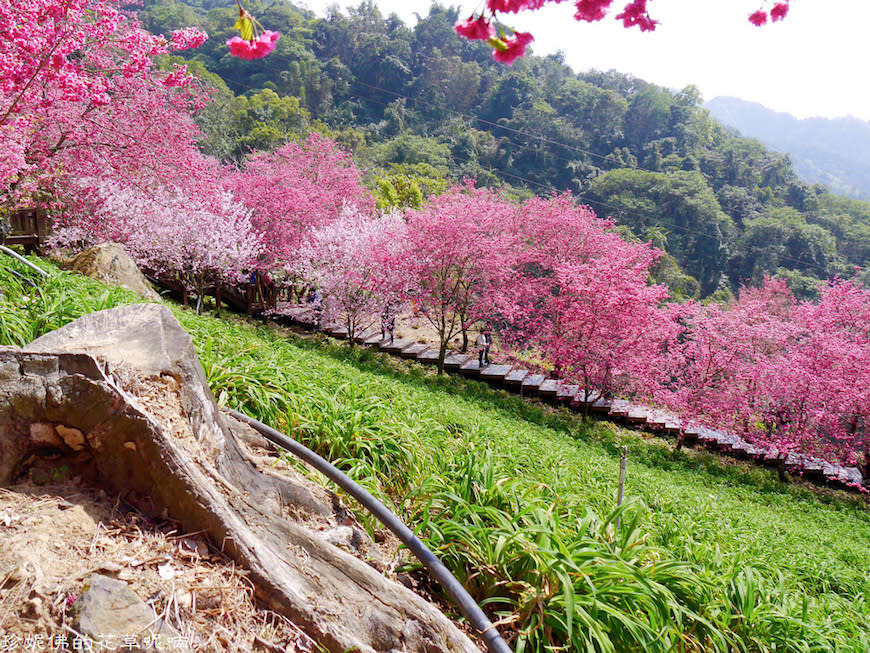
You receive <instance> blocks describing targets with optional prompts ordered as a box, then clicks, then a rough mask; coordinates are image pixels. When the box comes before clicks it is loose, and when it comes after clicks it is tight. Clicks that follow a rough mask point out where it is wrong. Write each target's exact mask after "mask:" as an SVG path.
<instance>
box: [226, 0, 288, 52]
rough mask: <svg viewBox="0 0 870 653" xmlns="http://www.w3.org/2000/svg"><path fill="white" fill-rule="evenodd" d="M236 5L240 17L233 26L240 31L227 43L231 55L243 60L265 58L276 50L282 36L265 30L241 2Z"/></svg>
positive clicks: (238, 1)
mask: <svg viewBox="0 0 870 653" xmlns="http://www.w3.org/2000/svg"><path fill="white" fill-rule="evenodd" d="M236 3H237V4H238V7H239V17H238V19H237V20H236V22H235V24H234V25H233V29H237V30H239V36H234V37H233V38H231V39H229V40H228V41H227V46H229V48H230V54H231V55H233V56H235V57H239V58H241V59H260V58H262V57H265V56H266V55H267V54H269V53H270V52H272V50H274V49H275V47H276V45H277V42H278V39H279V38H281V34H279V33H278V32H273V31H271V30H264V29H263V26H262V25H260V21H258V20H257V19H256V18H254V17H253V16H252V15H251V14H250V13H248V11H247V10H246V9H245V8H243V7H242V3H241V1H240V0H236Z"/></svg>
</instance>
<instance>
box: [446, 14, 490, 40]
mask: <svg viewBox="0 0 870 653" xmlns="http://www.w3.org/2000/svg"><path fill="white" fill-rule="evenodd" d="M453 29H455V30H456V33H457V34H459V35H460V36H464V37H465V38H467V39H469V40H471V41H475V40H478V41H486V40H487V39H489V38H492V37H493V36H495V28H494V27H493V26H492V25H491V24H490V22H489V21H488V20H486V19H485V18H484V17H483V14H481V15H480V16H479V17H478V18H476V19H475V18H474V16H473V15H472V16H469V17H468V18H466V19H465V20H460V21H459V22H458V23H456V25H454V26H453Z"/></svg>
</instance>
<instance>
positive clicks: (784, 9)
mask: <svg viewBox="0 0 870 653" xmlns="http://www.w3.org/2000/svg"><path fill="white" fill-rule="evenodd" d="M786 14H788V2H778V3H777V4H775V5H773V9H771V10H770V17H771V19H772V20H773V22H777V21H780V20H782V19H783V18H785V17H786Z"/></svg>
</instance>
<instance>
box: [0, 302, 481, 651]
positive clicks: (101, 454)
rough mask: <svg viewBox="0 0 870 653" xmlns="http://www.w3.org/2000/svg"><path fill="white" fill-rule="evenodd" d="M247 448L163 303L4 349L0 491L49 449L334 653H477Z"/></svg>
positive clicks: (243, 430) (329, 515)
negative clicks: (215, 551)
mask: <svg viewBox="0 0 870 653" xmlns="http://www.w3.org/2000/svg"><path fill="white" fill-rule="evenodd" d="M253 438H255V436H254V435H252V434H251V432H250V430H249V429H248V428H247V427H245V426H243V425H241V424H239V423H238V422H235V421H234V420H231V419H229V418H227V417H225V416H224V415H222V414H221V413H220V412H219V410H218V408H217V405H216V404H215V402H214V400H213V397H212V395H211V392H210V391H209V389H208V386H207V384H206V381H205V375H204V373H203V371H202V368H201V367H200V365H199V362H198V360H197V359H196V356H195V354H194V351H193V346H192V343H191V341H190V338H189V336H188V335H187V333H185V332H184V330H183V329H182V328H181V327H180V325H178V323H177V322H176V321H175V318H174V317H173V316H172V314H171V312H170V311H169V310H168V309H167V308H165V307H163V306H159V305H156V304H145V305H138V306H125V307H122V308H119V309H113V310H111V311H104V312H100V313H94V314H91V315H88V316H85V317H83V318H81V319H79V320H77V321H76V322H74V323H72V324H70V325H67V326H66V327H64V328H63V329H60V330H58V331H55V332H53V333H51V334H48V335H47V336H44V337H43V338H40V339H39V340H37V341H35V342H34V343H32V344H31V345H30V346H28V347H26V348H24V349H23V350H18V349H14V348H0V439H2V443H3V446H2V447H0V483H2V484H4V485H6V484H9V483H11V482H13V481H14V480H15V478H17V477H18V476H20V475H21V474H22V473H25V472H26V469H24V468H25V466H26V465H27V464H28V460H30V459H31V458H32V456H34V455H38V454H39V452H40V451H44V450H45V449H46V448H50V449H52V450H53V451H55V452H59V453H61V454H64V455H67V456H70V457H75V458H76V459H77V460H78V464H88V465H90V467H91V468H92V470H93V474H94V475H95V477H96V479H98V480H99V482H100V483H102V484H104V485H106V486H108V487H110V488H112V489H113V490H114V491H116V492H117V493H119V494H120V495H122V496H123V497H124V499H125V500H126V501H128V502H130V503H131V504H134V505H136V506H138V507H139V508H140V509H142V510H143V511H144V512H146V513H147V514H150V515H154V516H160V515H164V514H165V515H168V516H170V517H172V518H173V519H175V520H178V521H179V522H180V524H181V528H183V529H184V530H185V531H187V532H192V531H199V530H203V531H205V532H206V533H208V535H209V536H210V538H211V540H212V542H213V543H214V544H215V546H217V547H219V548H221V549H222V550H223V551H225V552H227V553H228V554H230V555H231V556H233V557H234V558H235V559H236V560H237V561H238V562H239V564H241V565H242V566H244V567H246V568H248V569H249V570H250V572H251V579H252V581H253V583H254V585H255V587H256V589H257V592H258V594H259V596H260V597H261V599H262V600H263V601H264V602H265V603H266V604H267V605H269V606H270V607H272V608H273V609H275V610H277V611H279V612H281V613H283V614H286V615H288V616H289V617H290V618H292V619H294V620H295V621H296V622H297V623H299V624H300V625H302V626H303V627H304V628H305V629H306V630H308V632H309V634H310V635H311V636H312V637H314V638H315V639H316V640H318V641H319V642H321V643H322V644H323V645H324V646H326V647H327V648H328V649H330V650H331V651H346V650H349V649H353V650H358V651H362V652H366V653H373V652H374V651H390V650H407V651H432V652H434V651H445V652H446V651H467V652H471V651H476V650H477V649H476V648H475V647H474V645H473V644H472V643H471V642H470V641H469V640H468V639H467V638H466V637H465V636H464V635H463V634H462V633H461V632H460V631H459V630H458V629H457V628H456V627H455V626H453V625H452V623H451V622H449V621H448V620H447V619H446V618H445V617H444V616H443V615H442V614H441V613H440V612H439V611H438V610H436V609H435V608H434V607H432V606H431V605H430V604H428V603H426V602H425V601H423V600H422V599H421V598H420V597H418V596H417V595H415V594H413V593H412V592H410V591H409V590H408V589H406V588H405V587H403V586H401V585H399V584H398V583H395V582H392V581H390V580H389V579H387V578H385V577H384V576H382V575H381V574H380V573H378V572H377V571H376V570H375V569H373V568H372V567H371V566H370V565H369V564H367V563H366V562H365V561H364V560H363V559H360V558H358V557H354V555H351V553H349V552H347V551H344V550H342V549H340V548H338V547H336V546H334V545H332V544H330V543H329V541H328V537H327V535H326V534H325V533H322V532H318V531H317V528H315V525H317V527H319V528H323V529H328V528H332V527H334V526H337V525H339V524H340V522H338V516H337V515H336V514H334V505H335V503H334V502H335V499H334V498H327V499H324V498H323V496H318V493H319V492H320V493H322V492H325V490H323V489H322V488H320V489H319V490H317V489H312V487H311V486H310V485H307V484H304V483H299V482H294V481H293V480H292V479H289V478H285V477H282V476H280V475H278V474H277V473H275V472H272V471H271V470H270V468H269V467H266V468H265V469H259V468H258V467H257V464H256V461H255V460H254V459H253V458H252V457H251V456H250V455H249V454H247V453H245V450H244V445H243V444H242V442H244V441H245V440H250V439H253ZM300 516H305V517H306V518H307V519H308V526H307V527H306V526H304V525H302V524H301V523H297V521H296V519H298V518H299V517H300ZM303 521H304V520H303ZM355 537H357V538H359V539H360V540H361V541H363V544H362V545H361V546H363V548H365V546H367V545H365V543H364V542H365V540H366V538H367V536H366V535H365V533H363V532H361V531H360V532H358V533H356V535H355ZM373 555H374V550H372V551H368V550H366V551H360V557H362V558H365V557H370V556H373Z"/></svg>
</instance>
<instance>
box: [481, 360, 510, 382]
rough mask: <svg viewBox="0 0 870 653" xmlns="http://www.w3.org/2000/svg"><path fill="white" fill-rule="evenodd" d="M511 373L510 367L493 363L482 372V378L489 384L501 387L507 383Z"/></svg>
mask: <svg viewBox="0 0 870 653" xmlns="http://www.w3.org/2000/svg"><path fill="white" fill-rule="evenodd" d="M510 371H511V366H510V365H496V364H495V363H492V364H490V365H487V366H485V367H484V368H483V369H482V370H480V378H481V379H482V380H484V381H486V382H487V383H493V384H495V385H501V384H504V383H505V381H506V379H507V375H508V373H510Z"/></svg>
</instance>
